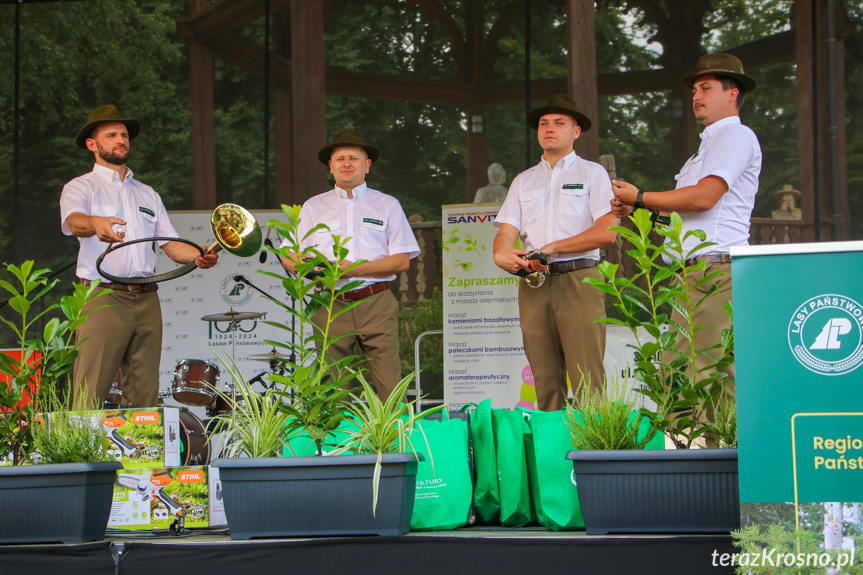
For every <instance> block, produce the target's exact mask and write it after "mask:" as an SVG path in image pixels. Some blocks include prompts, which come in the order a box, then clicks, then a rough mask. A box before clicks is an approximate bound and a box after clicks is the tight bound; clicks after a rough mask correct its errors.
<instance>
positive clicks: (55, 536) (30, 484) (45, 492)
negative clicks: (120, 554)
mask: <svg viewBox="0 0 863 575" xmlns="http://www.w3.org/2000/svg"><path fill="white" fill-rule="evenodd" d="M122 467H123V465H122V464H121V463H120V462H118V461H110V462H105V463H55V464H48V465H17V466H14V467H12V466H9V467H0V543H55V542H62V543H84V542H87V541H94V540H99V539H104V537H105V529H106V527H107V526H108V516H109V515H110V514H111V502H112V501H113V498H114V481H115V479H116V478H117V470H119V469H122Z"/></svg>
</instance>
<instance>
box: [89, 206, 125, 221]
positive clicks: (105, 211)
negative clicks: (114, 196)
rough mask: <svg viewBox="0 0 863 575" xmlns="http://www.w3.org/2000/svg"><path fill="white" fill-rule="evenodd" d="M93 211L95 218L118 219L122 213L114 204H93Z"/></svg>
mask: <svg viewBox="0 0 863 575" xmlns="http://www.w3.org/2000/svg"><path fill="white" fill-rule="evenodd" d="M91 210H92V211H93V215H94V216H99V217H101V218H117V217H119V213H120V212H119V211H118V210H117V206H115V205H114V204H93V206H92V207H91Z"/></svg>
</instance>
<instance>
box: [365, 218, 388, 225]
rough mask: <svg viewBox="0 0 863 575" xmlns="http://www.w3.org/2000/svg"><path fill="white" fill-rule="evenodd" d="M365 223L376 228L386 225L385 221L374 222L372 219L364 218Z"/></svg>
mask: <svg viewBox="0 0 863 575" xmlns="http://www.w3.org/2000/svg"><path fill="white" fill-rule="evenodd" d="M363 223H364V224H375V225H376V226H382V225H384V222H383V220H374V219H372V218H363Z"/></svg>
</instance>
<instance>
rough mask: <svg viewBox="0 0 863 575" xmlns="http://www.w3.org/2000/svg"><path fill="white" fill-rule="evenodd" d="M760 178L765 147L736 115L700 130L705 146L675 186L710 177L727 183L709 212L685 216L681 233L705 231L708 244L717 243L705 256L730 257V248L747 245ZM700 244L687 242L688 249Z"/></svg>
mask: <svg viewBox="0 0 863 575" xmlns="http://www.w3.org/2000/svg"><path fill="white" fill-rule="evenodd" d="M760 174H761V146H760V145H759V143H758V138H757V137H756V136H755V132H753V131H752V130H751V129H750V128H749V127H748V126H744V125H743V124H741V123H740V118H739V117H738V116H730V117H728V118H723V119H722V120H719V121H718V122H715V123H713V124H711V125H709V126H707V127H706V128H705V129H704V131H702V132H701V145H700V146H699V148H698V151H697V152H696V153H695V155H694V156H692V157H691V158H689V160H687V162H686V163H685V164H684V165H683V168H681V170H680V173H679V174H677V175H676V176H675V179H676V180H677V188H678V189H679V188H683V187H685V186H692V185H695V184H697V183H698V182H699V180H701V179H703V178H706V177H707V176H718V177H720V178H722V179H723V180H725V183H726V184H728V191H727V192H725V193H724V194H723V195H722V197H721V198H720V199H719V201H718V202H717V203H716V205H715V206H713V207H712V208H711V209H709V210H707V211H706V212H699V213H693V214H681V216H680V217H681V219H682V220H683V232H684V233H686V231H688V230H703V231H704V232H705V234H707V241H709V242H716V244H717V245H715V246H710V247H708V248H706V249H705V250H704V252H703V253H704V254H707V253H716V254H727V253H729V252H730V250H731V246H740V245H746V244H748V243H749V220H750V217H751V216H752V208H753V206H754V205H755V194H756V193H757V192H758V177H759V175H760ZM699 242H700V240H698V239H697V238H695V237H691V238H689V239H688V240H687V241H686V242H684V246H683V247H684V249H686V250H687V251H689V250H691V249H692V248H694V247H695V246H696V245H698V243H699Z"/></svg>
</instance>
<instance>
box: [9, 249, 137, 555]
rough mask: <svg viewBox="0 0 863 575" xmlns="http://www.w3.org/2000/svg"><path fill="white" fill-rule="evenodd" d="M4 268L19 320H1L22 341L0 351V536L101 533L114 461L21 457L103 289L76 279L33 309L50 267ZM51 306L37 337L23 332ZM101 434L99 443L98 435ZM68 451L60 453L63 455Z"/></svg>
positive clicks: (20, 538)
mask: <svg viewBox="0 0 863 575" xmlns="http://www.w3.org/2000/svg"><path fill="white" fill-rule="evenodd" d="M6 270H7V271H8V272H9V273H11V274H12V275H13V276H14V278H15V279H17V282H18V285H13V283H11V282H9V281H6V280H0V287H2V288H3V289H5V290H6V291H7V292H9V294H10V299H9V306H10V307H11V308H12V310H14V311H15V312H16V313H17V314H18V316H19V318H20V319H18V320H17V321H12V320H9V319H6V318H2V321H3V322H4V323H5V324H6V325H7V326H9V327H10V328H11V329H12V330H13V332H14V333H15V335H16V336H17V337H18V339H19V340H20V342H21V347H20V350H19V351H20V354H19V355H18V356H17V357H13V356H11V355H7V354H0V373H2V374H3V375H4V376H5V380H6V385H0V454H5V455H6V456H7V457H8V458H9V459H10V460H11V463H12V465H11V466H0V508H2V509H3V513H2V514H0V542H2V543H24V542H50V541H62V542H65V543H74V542H83V541H90V540H93V539H101V538H102V537H104V534H105V527H106V525H107V524H108V515H109V513H110V509H111V500H112V494H113V489H114V479H115V474H116V471H117V470H118V469H120V467H121V465H120V463H117V462H113V461H110V462H104V461H97V462H86V463H52V464H42V465H20V464H21V463H23V462H24V461H25V460H27V458H28V457H29V456H30V455H31V454H32V453H33V451H34V449H35V448H36V447H37V445H38V442H39V441H40V439H39V438H40V437H41V431H35V430H36V429H37V426H38V423H37V419H38V418H39V417H40V416H39V415H38V413H39V411H40V410H42V409H43V408H45V407H48V408H50V405H51V400H50V399H49V398H51V397H56V393H57V391H56V390H57V387H56V384H57V382H58V380H60V379H61V378H63V377H65V376H66V375H67V374H68V373H69V372H70V371H71V370H72V365H73V363H74V360H75V357H76V356H77V344H76V343H75V342H74V334H75V331H76V330H77V329H78V328H79V327H80V326H81V325H83V324H84V322H85V321H86V320H87V313H85V312H84V311H83V309H84V306H85V305H86V304H87V303H88V302H90V301H92V300H93V299H95V298H96V297H98V296H100V295H101V294H102V293H104V291H106V290H100V289H99V287H98V285H97V284H95V283H94V284H93V285H92V286H84V285H75V287H74V292H73V294H72V295H66V296H63V297H62V298H61V299H60V302H59V304H53V305H50V306H47V307H46V308H45V309H44V310H43V311H42V312H40V313H35V314H34V315H31V311H32V310H34V309H35V304H36V303H37V302H38V300H40V299H41V298H43V297H45V295H46V294H47V293H48V292H49V291H50V290H51V289H52V288H53V287H54V286H55V285H56V284H57V280H54V281H52V282H49V281H48V278H47V274H48V270H35V271H34V270H33V262H32V261H27V262H24V264H22V265H21V267H18V266H15V265H11V264H7V265H6ZM39 303H41V302H39ZM56 309H60V310H61V311H62V313H63V316H64V319H62V320H61V319H58V318H52V319H51V320H49V321H48V322H47V323H46V324H45V327H44V329H43V331H42V334H41V338H35V339H28V337H27V332H28V330H29V329H31V328H32V327H33V326H34V324H35V323H36V322H37V321H38V320H40V319H41V318H42V317H43V316H45V315H46V314H48V313H50V312H53V311H54V310H56ZM65 439H68V437H67V438H64V440H65ZM101 440H102V442H103V443H104V434H102V435H101ZM67 447H68V446H67ZM67 451H74V449H68V450H67ZM68 456H69V453H66V454H65V455H64V458H68ZM43 459H44V458H43Z"/></svg>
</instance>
